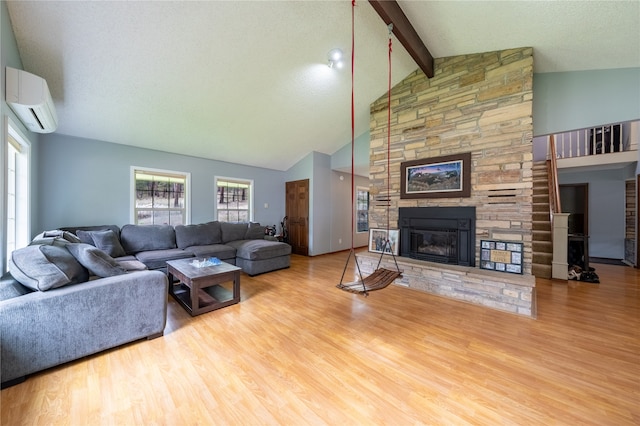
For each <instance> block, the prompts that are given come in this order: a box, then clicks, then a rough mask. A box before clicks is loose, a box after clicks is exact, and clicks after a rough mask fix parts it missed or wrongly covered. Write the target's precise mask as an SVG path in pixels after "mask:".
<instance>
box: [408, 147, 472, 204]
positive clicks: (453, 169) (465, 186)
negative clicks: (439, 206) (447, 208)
mask: <svg viewBox="0 0 640 426" xmlns="http://www.w3.org/2000/svg"><path fill="white" fill-rule="evenodd" d="M400 169H401V170H400V171H401V174H402V178H401V180H400V198H446V197H448V198H454V197H470V196H471V153H470V152H466V153H463V154H454V155H445V156H443V157H435V158H423V159H421V160H411V161H405V162H403V163H401V164H400Z"/></svg>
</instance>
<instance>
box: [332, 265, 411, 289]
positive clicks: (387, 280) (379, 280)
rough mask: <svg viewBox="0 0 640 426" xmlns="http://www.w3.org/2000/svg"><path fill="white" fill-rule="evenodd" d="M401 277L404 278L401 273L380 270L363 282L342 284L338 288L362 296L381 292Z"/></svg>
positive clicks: (384, 269)
mask: <svg viewBox="0 0 640 426" xmlns="http://www.w3.org/2000/svg"><path fill="white" fill-rule="evenodd" d="M400 277H402V274H401V273H400V272H399V271H392V270H390V269H386V268H379V269H376V270H375V271H373V273H372V274H371V275H369V276H367V277H365V278H363V279H362V280H361V281H360V280H359V281H354V282H352V283H345V284H342V283H341V284H338V285H337V286H336V287H338V288H339V289H340V290H344V291H348V292H350V293H357V294H362V293H367V292H369V291H373V290H381V289H383V288H385V287H387V286H388V285H389V284H391V283H392V282H394V281H395V280H396V279H397V278H400Z"/></svg>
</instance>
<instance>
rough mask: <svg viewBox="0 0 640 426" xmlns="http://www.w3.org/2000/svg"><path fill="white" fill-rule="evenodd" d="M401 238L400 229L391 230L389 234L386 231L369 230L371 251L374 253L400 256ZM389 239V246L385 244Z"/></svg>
mask: <svg viewBox="0 0 640 426" xmlns="http://www.w3.org/2000/svg"><path fill="white" fill-rule="evenodd" d="M399 237H400V230H399V229H390V230H389V232H388V233H387V230H386V229H375V228H371V229H369V251H370V252H374V253H382V251H383V250H384V252H385V253H388V254H393V255H395V256H397V255H398V246H399V244H398V239H399ZM387 238H389V244H385V242H386V241H387Z"/></svg>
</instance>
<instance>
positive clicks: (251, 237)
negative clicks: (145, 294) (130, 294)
mask: <svg viewBox="0 0 640 426" xmlns="http://www.w3.org/2000/svg"><path fill="white" fill-rule="evenodd" d="M63 230H66V231H70V232H72V233H74V234H76V235H77V236H78V237H79V238H80V240H81V241H82V242H85V243H88V244H92V245H95V246H96V247H98V248H100V249H102V250H104V251H105V252H106V253H108V254H109V255H110V256H112V257H113V258H115V259H116V260H117V261H119V262H127V261H139V262H142V263H143V264H144V265H145V266H146V267H147V268H148V269H162V270H165V271H166V262H167V260H176V259H185V258H191V257H195V258H200V259H206V258H210V257H217V258H218V259H220V260H222V261H224V262H227V263H230V264H232V265H236V266H239V267H240V268H242V270H243V271H244V272H245V273H247V274H248V275H258V274H262V273H265V272H270V271H275V270H277V269H283V268H288V267H289V265H290V258H291V246H290V245H289V244H286V243H282V242H279V241H272V240H268V239H265V234H264V227H263V226H261V225H260V224H259V223H246V222H243V223H228V222H218V221H213V222H207V223H202V224H197V225H177V226H175V228H174V227H173V226H170V225H124V226H123V227H122V228H121V229H120V228H118V227H117V226H116V225H102V226H85V227H67V228H63Z"/></svg>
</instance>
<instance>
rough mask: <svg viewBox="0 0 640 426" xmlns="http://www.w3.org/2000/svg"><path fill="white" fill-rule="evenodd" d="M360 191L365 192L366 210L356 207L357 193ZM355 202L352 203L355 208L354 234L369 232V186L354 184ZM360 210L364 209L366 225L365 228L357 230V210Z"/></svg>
mask: <svg viewBox="0 0 640 426" xmlns="http://www.w3.org/2000/svg"><path fill="white" fill-rule="evenodd" d="M360 192H365V193H366V194H367V208H366V210H362V209H358V201H359V198H358V195H359V193H360ZM355 198H356V199H355V203H354V207H353V208H354V209H355V212H354V213H355V221H356V223H355V224H354V225H355V229H356V234H364V233H368V232H369V207H370V206H371V193H370V192H369V188H367V187H364V186H356V197H355ZM360 211H365V212H366V214H367V226H366V228H367V229H365V230H362V231H361V230H359V228H358V224H359V220H358V212H360Z"/></svg>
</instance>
